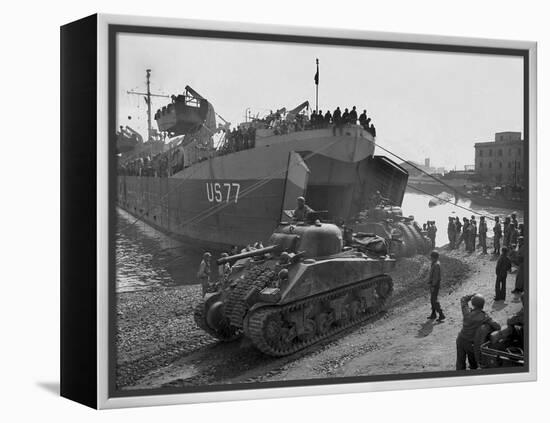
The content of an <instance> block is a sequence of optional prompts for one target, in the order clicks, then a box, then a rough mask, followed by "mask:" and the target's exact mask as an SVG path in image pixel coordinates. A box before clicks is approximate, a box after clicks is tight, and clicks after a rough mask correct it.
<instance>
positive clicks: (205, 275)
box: [197, 252, 212, 296]
mask: <svg viewBox="0 0 550 423" xmlns="http://www.w3.org/2000/svg"><path fill="white" fill-rule="evenodd" d="M211 257H212V254H210V253H209V252H206V253H204V254H203V256H202V261H201V264H200V266H199V271H198V272H197V277H198V278H199V282H200V284H201V288H202V295H203V296H204V295H205V294H206V293H207V292H208V288H209V286H210V259H211Z"/></svg>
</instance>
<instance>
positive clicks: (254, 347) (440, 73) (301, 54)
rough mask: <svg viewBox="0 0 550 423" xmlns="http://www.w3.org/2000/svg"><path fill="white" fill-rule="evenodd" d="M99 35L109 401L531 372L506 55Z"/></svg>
mask: <svg viewBox="0 0 550 423" xmlns="http://www.w3.org/2000/svg"><path fill="white" fill-rule="evenodd" d="M109 48H110V54H111V56H110V57H112V58H114V60H112V61H111V62H110V63H109V66H110V67H109V72H110V77H111V80H110V83H111V84H110V92H109V95H110V110H109V113H110V116H111V119H110V126H109V131H110V132H109V145H110V150H109V151H110V158H109V160H110V163H111V166H110V172H111V174H110V183H111V185H110V188H111V193H110V204H109V207H110V210H111V212H110V218H111V220H112V221H111V222H110V224H111V229H112V230H111V232H110V234H109V236H110V240H111V243H110V245H111V247H112V248H113V250H112V251H110V254H112V255H113V257H114V259H113V261H112V262H111V263H112V264H113V266H112V269H110V276H111V279H110V281H109V284H110V285H109V287H110V288H109V289H110V302H109V308H110V313H111V314H110V316H111V321H110V322H109V324H110V333H109V340H110V343H111V344H110V353H111V355H110V360H111V361H110V364H109V369H110V394H111V395H113V396H117V397H123V396H132V395H145V394H147V395H155V394H165V393H186V392H203V391H216V390H220V391H221V390H230V389H251V388H253V389H262V388H269V387H284V386H306V385H319V384H335V383H341V384H348V383H355V382H371V381H372V382H376V381H385V380H394V381H395V380H401V379H403V380H405V379H422V378H438V377H454V376H457V377H458V376H460V377H466V378H467V377H470V376H479V375H501V374H513V373H514V374H515V373H527V372H528V371H529V364H530V361H529V359H530V351H529V347H528V345H529V342H528V341H529V337H530V336H532V334H531V333H530V324H529V319H528V313H527V311H528V307H529V304H530V289H529V288H530V283H531V281H530V279H529V271H528V268H529V251H528V245H529V233H530V232H529V182H530V181H529V127H528V117H529V115H528V100H529V99H528V92H527V91H528V84H527V82H526V81H528V71H529V68H528V62H527V60H528V57H527V55H526V54H525V51H522V50H519V49H507V48H492V47H483V48H482V47H474V46H469V47H468V46H448V45H444V44H442V45H437V44H414V43H406V42H389V41H388V42H384V41H380V40H371V41H369V40H360V41H357V40H351V39H333V38H323V37H318V38H316V37H299V36H295V37H292V36H282V35H281V36H277V35H265V34H263V35H262V34H260V35H258V34H253V33H238V32H231V31H229V32H216V31H205V32H204V33H200V31H195V32H193V31H185V30H184V29H182V30H180V31H178V30H171V31H165V30H163V28H148V29H146V30H144V29H143V28H138V30H135V31H134V30H133V29H132V27H121V28H119V29H118V30H117V29H114V30H112V32H111V38H110V45H109Z"/></svg>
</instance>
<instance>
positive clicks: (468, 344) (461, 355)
mask: <svg viewBox="0 0 550 423" xmlns="http://www.w3.org/2000/svg"><path fill="white" fill-rule="evenodd" d="M470 301H471V303H472V308H470V307H469V306H468V303H469V302H470ZM484 305H485V299H484V298H483V297H482V296H481V295H479V294H473V295H466V296H464V297H462V298H461V300H460V307H461V309H462V317H463V318H462V330H461V331H460V333H459V334H458V336H457V338H456V370H466V358H467V359H468V364H469V366H470V369H477V367H478V363H477V361H476V358H475V353H474V339H475V336H476V333H477V331H478V329H479V328H480V327H481V326H482V325H484V324H486V325H488V326H490V328H491V329H492V330H500V325H499V324H498V323H496V322H495V321H494V320H493V319H491V317H490V316H489V315H488V314H487V313H485V312H484V311H483V306H484Z"/></svg>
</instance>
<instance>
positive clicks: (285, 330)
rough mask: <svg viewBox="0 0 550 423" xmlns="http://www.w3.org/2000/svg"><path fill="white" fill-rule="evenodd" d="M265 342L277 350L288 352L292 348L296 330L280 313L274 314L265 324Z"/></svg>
mask: <svg viewBox="0 0 550 423" xmlns="http://www.w3.org/2000/svg"><path fill="white" fill-rule="evenodd" d="M264 331H265V340H266V341H267V342H268V343H269V345H270V346H271V347H272V348H274V349H275V350H283V351H284V350H286V349H288V348H290V347H291V346H292V340H293V339H294V338H295V337H296V330H295V329H294V327H292V326H289V325H287V324H286V322H284V321H283V319H282V317H281V315H280V313H273V314H271V315H270V316H268V317H267V319H266V321H265V323H264Z"/></svg>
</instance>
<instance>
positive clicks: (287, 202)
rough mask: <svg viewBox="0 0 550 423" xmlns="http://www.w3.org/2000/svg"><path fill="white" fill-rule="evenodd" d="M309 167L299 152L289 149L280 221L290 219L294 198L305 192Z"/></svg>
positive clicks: (294, 206) (293, 207)
mask: <svg viewBox="0 0 550 423" xmlns="http://www.w3.org/2000/svg"><path fill="white" fill-rule="evenodd" d="M308 176H309V168H308V167H307V164H306V162H305V161H304V159H302V156H300V154H298V153H296V152H295V151H291V152H290V153H289V156H288V167H287V170H286V179H285V185H284V190H285V192H284V196H283V205H282V211H281V221H288V220H290V219H292V214H293V212H294V209H295V208H296V199H297V198H298V197H300V196H302V195H304V193H305V192H306V187H307V180H308Z"/></svg>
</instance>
